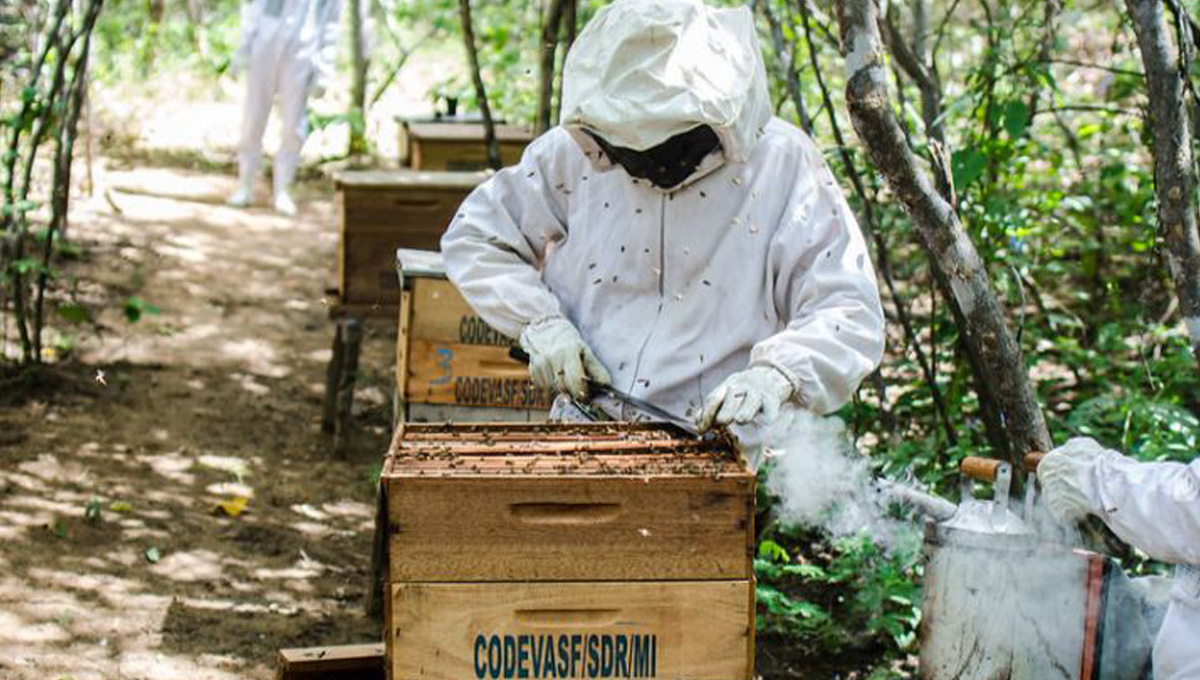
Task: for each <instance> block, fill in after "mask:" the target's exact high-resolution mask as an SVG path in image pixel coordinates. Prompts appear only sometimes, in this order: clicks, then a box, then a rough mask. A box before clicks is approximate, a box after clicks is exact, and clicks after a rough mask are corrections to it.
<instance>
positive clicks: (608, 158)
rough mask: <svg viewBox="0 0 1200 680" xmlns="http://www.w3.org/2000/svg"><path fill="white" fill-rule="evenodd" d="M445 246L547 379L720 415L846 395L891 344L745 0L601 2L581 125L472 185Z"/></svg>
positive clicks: (835, 201) (585, 65) (574, 102)
mask: <svg viewBox="0 0 1200 680" xmlns="http://www.w3.org/2000/svg"><path fill="white" fill-rule="evenodd" d="M442 252H443V254H444V257H445V263H446V269H447V272H448V273H449V275H450V278H451V279H452V280H453V281H454V283H455V284H457V286H458V287H459V289H460V290H461V291H462V293H463V294H464V296H465V297H466V298H467V300H468V301H469V302H470V304H471V305H472V306H473V307H474V308H475V310H476V311H477V312H478V313H479V314H480V315H481V316H482V317H483V318H484V319H485V320H487V322H488V323H490V324H492V326H493V327H495V328H496V329H497V330H499V331H500V332H502V333H504V334H506V335H508V336H510V337H513V338H519V339H520V343H521V345H522V346H523V347H524V348H525V349H526V350H527V351H528V353H529V354H530V357H531V362H530V371H531V375H532V377H533V379H534V381H535V382H536V383H538V384H539V385H541V386H543V387H550V388H553V389H556V390H558V391H559V392H565V393H569V394H571V395H573V396H574V397H576V398H578V399H582V398H586V397H587V392H588V381H592V382H596V383H603V384H612V385H613V386H614V387H616V388H617V389H620V390H622V391H624V392H626V393H628V394H631V395H633V396H635V397H639V398H641V399H643V400H645V401H648V402H651V403H653V404H655V405H657V406H658V407H660V408H663V409H666V410H668V411H670V412H672V413H674V414H675V415H678V416H684V417H692V418H694V419H696V420H697V421H698V424H699V426H700V427H701V428H702V429H705V428H708V427H711V426H713V425H714V424H729V423H735V422H736V423H747V422H750V421H752V420H757V422H758V423H760V424H765V422H764V421H769V420H772V419H774V418H775V416H776V415H777V414H778V412H779V409H780V407H781V406H782V405H783V404H784V403H785V402H793V403H795V404H797V405H800V406H803V407H806V408H808V409H811V410H813V411H815V412H818V413H827V412H830V411H833V410H835V409H837V408H838V407H840V406H841V405H842V404H844V403H845V402H846V401H847V400H848V399H849V398H850V397H851V395H852V394H853V392H854V390H855V389H856V388H857V386H858V383H859V381H860V380H861V379H862V378H863V377H864V376H865V375H867V373H868V372H870V371H871V370H872V369H873V368H874V367H875V366H876V364H877V363H878V361H879V359H880V356H881V353H882V350H883V313H882V310H881V308H880V303H879V292H878V289H877V287H876V284H875V276H874V273H873V272H872V268H871V263H870V259H869V257H868V256H867V251H866V248H865V245H864V242H863V238H862V235H861V234H860V233H859V230H858V227H857V226H856V224H855V221H854V218H853V217H852V216H851V213H850V210H849V209H848V208H847V206H846V202H845V200H844V198H843V197H842V194H841V191H840V190H839V188H838V185H837V183H836V182H835V181H834V179H833V176H832V175H831V174H830V172H829V169H828V168H827V167H826V165H825V163H824V161H823V160H822V158H821V153H820V152H819V151H818V150H817V147H816V146H815V145H814V144H813V142H812V140H810V139H809V138H808V137H807V136H805V135H804V133H802V132H801V131H800V130H799V129H797V128H795V127H793V126H792V125H789V124H787V123H784V122H783V121H780V120H778V119H774V118H772V117H771V105H770V101H769V100H768V96H767V85H766V74H765V72H764V69H763V63H762V58H761V55H760V54H759V48H758V41H757V38H756V35H755V30H754V21H753V17H752V15H751V13H750V11H749V10H748V9H746V8H738V9H717V8H713V7H707V6H705V5H704V4H703V3H701V2H699V0H618V1H617V2H614V3H613V4H611V5H608V6H607V7H605V8H603V9H602V10H601V11H600V12H598V13H597V14H596V16H595V18H594V19H592V21H591V22H590V23H589V24H588V25H587V27H586V28H584V30H583V31H582V32H581V34H580V35H579V38H578V40H577V41H576V42H575V45H574V47H572V49H571V51H570V53H569V54H568V55H567V59H566V65H565V67H564V71H563V99H562V118H561V125H560V126H559V127H556V128H554V129H552V130H550V131H549V132H547V133H546V134H545V135H542V136H541V137H540V138H538V139H537V140H535V141H534V142H533V143H532V144H531V145H530V146H529V147H528V149H527V150H526V151H525V154H524V156H523V157H522V159H521V163H520V164H519V165H517V166H515V167H511V168H507V169H505V170H503V171H501V172H499V173H497V174H496V175H495V176H494V177H492V178H491V179H490V180H488V181H487V182H485V183H484V184H482V185H481V186H480V187H479V188H477V189H476V190H475V191H474V192H473V193H472V194H471V195H470V196H469V197H468V198H467V200H466V201H465V202H464V203H463V205H462V207H461V209H460V211H459V214H458V215H457V216H456V218H455V219H454V220H453V222H452V223H451V226H450V228H449V230H448V231H447V232H446V234H445V236H444V237H443V239H442ZM616 415H618V417H620V415H621V414H616Z"/></svg>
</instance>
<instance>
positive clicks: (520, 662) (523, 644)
mask: <svg viewBox="0 0 1200 680" xmlns="http://www.w3.org/2000/svg"><path fill="white" fill-rule="evenodd" d="M528 662H529V636H528V635H518V636H517V677H518V678H528V677H529V668H528V667H527V664H528Z"/></svg>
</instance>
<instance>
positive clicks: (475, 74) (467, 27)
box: [458, 0, 504, 170]
mask: <svg viewBox="0 0 1200 680" xmlns="http://www.w3.org/2000/svg"><path fill="white" fill-rule="evenodd" d="M458 17H459V20H461V21H462V32H463V42H464V43H466V48H467V62H468V63H469V64H470V66H471V81H472V82H473V83H474V84H475V98H476V99H478V100H479V112H480V113H481V114H483V138H484V141H485V143H486V144H487V158H488V166H490V167H491V168H492V169H494V170H499V169H500V168H502V167H504V166H503V163H501V161H500V144H499V143H498V142H497V141H496V123H495V121H494V120H492V107H490V106H488V98H487V87H486V86H484V84H483V74H482V73H481V72H480V70H479V50H478V49H477V48H476V47H475V27H474V25H473V24H472V23H471V0H458Z"/></svg>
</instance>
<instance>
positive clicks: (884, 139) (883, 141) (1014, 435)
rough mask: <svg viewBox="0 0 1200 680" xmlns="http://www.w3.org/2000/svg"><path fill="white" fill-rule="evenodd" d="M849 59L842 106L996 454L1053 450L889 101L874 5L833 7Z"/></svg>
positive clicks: (965, 241)
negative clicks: (889, 195) (948, 316)
mask: <svg viewBox="0 0 1200 680" xmlns="http://www.w3.org/2000/svg"><path fill="white" fill-rule="evenodd" d="M837 10H838V21H839V23H840V26H841V35H842V46H843V47H842V49H843V52H844V53H845V55H846V103H847V105H848V107H849V109H850V118H851V120H852V121H853V123H854V129H855V130H856V131H857V132H858V136H859V138H860V139H861V140H862V142H863V144H864V146H866V148H867V153H868V155H869V156H870V158H871V161H872V163H873V164H874V165H875V167H876V168H877V169H878V170H879V171H880V172H881V173H882V174H883V176H884V179H885V180H886V181H887V184H888V187H889V188H890V189H891V190H892V192H893V193H895V194H896V196H897V197H898V198H899V199H900V201H901V203H902V204H903V205H904V208H905V210H906V211H907V212H908V214H909V216H910V217H911V218H912V221H913V224H914V226H915V227H916V231H917V234H918V236H919V237H920V239H921V245H922V246H923V247H924V248H925V250H926V252H927V253H928V254H929V256H930V261H931V263H932V267H933V271H934V276H935V278H936V279H937V281H938V284H939V287H940V288H941V289H942V293H943V295H945V296H946V298H947V299H948V300H950V301H951V307H952V310H953V312H954V315H955V318H956V321H957V323H958V325H959V329H960V332H961V334H962V336H963V341H964V344H965V345H966V350H967V356H968V359H969V362H970V364H971V369H972V372H973V374H974V378H975V385H976V388H977V390H978V391H979V393H980V399H981V401H985V402H990V404H991V405H992V406H993V407H994V408H993V409H988V410H987V411H986V412H985V419H986V420H987V421H989V422H988V426H989V427H988V432H989V439H990V440H991V443H992V445H993V446H994V447H995V448H996V453H997V454H998V455H1000V456H1001V457H1004V458H1007V459H1008V460H1009V461H1011V462H1012V463H1014V464H1015V465H1019V464H1020V462H1021V459H1022V458H1023V456H1024V455H1025V454H1026V453H1029V452H1032V451H1047V450H1049V449H1050V446H1051V441H1050V433H1049V430H1048V429H1047V427H1046V421H1045V418H1044V417H1043V414H1042V411H1041V407H1040V406H1039V405H1038V403H1037V398H1036V395H1035V394H1034V390H1033V385H1032V383H1031V382H1030V380H1029V376H1028V373H1027V371H1026V368H1025V362H1024V359H1023V357H1022V356H1021V349H1020V347H1019V346H1018V345H1017V343H1016V341H1015V340H1014V339H1013V336H1012V333H1010V332H1009V329H1008V325H1007V323H1006V321H1005V317H1004V310H1003V308H1002V306H1001V304H1000V301H999V299H998V298H997V297H996V294H995V292H994V290H993V289H992V284H991V281H990V279H989V278H988V274H987V270H986V269H985V268H984V264H983V261H982V260H981V259H980V257H979V253H978V252H977V251H976V250H975V246H974V244H972V243H971V239H970V237H969V236H967V233H966V231H965V230H964V229H963V225H962V223H961V222H960V221H959V218H958V214H957V213H956V212H955V211H954V207H953V206H952V205H951V204H950V203H949V202H948V201H947V200H946V199H945V198H943V197H942V196H941V195H940V194H939V193H938V192H937V191H936V190H935V189H934V187H933V185H932V184H931V183H930V180H929V178H928V177H927V176H926V175H925V173H924V172H923V171H922V170H921V169H920V168H919V167H918V165H917V159H916V158H915V157H914V156H913V153H912V151H911V150H909V148H908V146H907V145H906V144H905V143H904V133H903V131H902V130H901V129H900V125H899V123H898V122H897V120H896V118H895V116H894V115H893V114H892V109H891V106H890V105H889V102H888V96H887V74H886V72H885V71H884V68H883V59H882V57H883V42H882V39H881V38H880V34H879V16H878V13H877V8H876V6H875V3H874V1H873V0H838V2H837Z"/></svg>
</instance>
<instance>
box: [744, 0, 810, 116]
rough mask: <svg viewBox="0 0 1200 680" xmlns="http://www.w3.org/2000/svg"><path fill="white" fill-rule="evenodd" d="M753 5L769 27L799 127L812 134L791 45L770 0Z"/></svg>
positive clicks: (759, 1)
mask: <svg viewBox="0 0 1200 680" xmlns="http://www.w3.org/2000/svg"><path fill="white" fill-rule="evenodd" d="M754 4H755V6H757V7H758V9H759V10H761V11H762V13H763V16H765V17H766V19H767V24H768V26H770V29H771V43H772V44H774V46H775V53H776V54H777V55H778V56H779V61H780V68H781V69H782V70H783V76H784V78H783V81H784V83H785V84H786V85H787V90H788V94H789V95H791V98H792V104H794V105H795V107H796V115H797V116H799V118H800V127H801V128H802V129H803V130H804V131H805V132H806V133H808V134H810V135H811V134H812V119H811V118H809V117H808V107H807V106H806V105H805V103H804V90H803V89H802V88H801V87H800V77H799V75H798V74H797V73H796V55H795V50H794V49H793V46H792V45H789V44H788V42H787V40H786V39H785V38H784V36H783V27H782V26H780V24H779V19H778V18H777V17H776V16H775V12H774V11H773V10H772V9H771V0H755V2H754Z"/></svg>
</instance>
